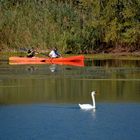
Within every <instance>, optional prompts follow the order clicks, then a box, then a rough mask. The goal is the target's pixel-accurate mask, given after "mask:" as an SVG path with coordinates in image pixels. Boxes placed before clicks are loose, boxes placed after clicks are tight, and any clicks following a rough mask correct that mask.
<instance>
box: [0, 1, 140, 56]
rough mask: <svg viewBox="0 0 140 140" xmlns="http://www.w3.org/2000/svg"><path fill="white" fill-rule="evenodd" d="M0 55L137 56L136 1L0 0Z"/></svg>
mask: <svg viewBox="0 0 140 140" xmlns="http://www.w3.org/2000/svg"><path fill="white" fill-rule="evenodd" d="M0 19H1V20H0V49H1V50H2V49H7V50H9V49H10V50H13V49H18V50H19V49H20V48H30V47H35V48H39V49H43V50H47V49H49V48H51V47H53V46H56V47H58V48H59V50H61V52H63V53H64V52H68V51H69V52H72V53H93V52H101V51H103V50H105V49H106V48H114V47H115V48H118V49H119V48H120V47H121V48H122V47H125V48H127V50H128V51H130V52H132V51H134V50H140V0H125V1H124V0H0Z"/></svg>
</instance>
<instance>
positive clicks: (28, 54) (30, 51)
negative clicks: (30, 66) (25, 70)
mask: <svg viewBox="0 0 140 140" xmlns="http://www.w3.org/2000/svg"><path fill="white" fill-rule="evenodd" d="M35 54H36V51H35V50H34V48H31V49H29V50H27V57H30V58H31V57H34V56H35Z"/></svg>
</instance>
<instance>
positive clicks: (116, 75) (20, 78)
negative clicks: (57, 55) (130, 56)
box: [0, 60, 140, 140]
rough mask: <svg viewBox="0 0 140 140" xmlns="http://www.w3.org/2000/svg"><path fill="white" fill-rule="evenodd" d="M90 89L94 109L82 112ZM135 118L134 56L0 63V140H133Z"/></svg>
mask: <svg viewBox="0 0 140 140" xmlns="http://www.w3.org/2000/svg"><path fill="white" fill-rule="evenodd" d="M52 71H53V72H52ZM92 90H95V91H96V96H95V98H96V106H97V108H96V110H91V111H83V110H81V109H80V108H79V106H78V103H91V95H90V93H91V91H92ZM139 118H140V61H126V60H125V61H124V60H94V61H93V60H86V61H85V67H74V66H66V65H65V66H61V65H9V64H8V62H7V61H1V62H0V140H19V139H20V140H46V139H51V140H56V139H62V140H85V139H87V140H93V139H96V140H103V139H108V140H109V139H111V140H112V139H113V140H118V139H119V140H120V139H127V140H133V139H135V140H137V139H139V138H140V134H139V130H140V121H139Z"/></svg>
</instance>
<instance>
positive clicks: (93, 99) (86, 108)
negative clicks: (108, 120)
mask: <svg viewBox="0 0 140 140" xmlns="http://www.w3.org/2000/svg"><path fill="white" fill-rule="evenodd" d="M94 95H95V91H92V92H91V97H92V102H93V105H91V104H79V107H80V108H81V109H84V110H90V109H95V108H96V105H95V97H94Z"/></svg>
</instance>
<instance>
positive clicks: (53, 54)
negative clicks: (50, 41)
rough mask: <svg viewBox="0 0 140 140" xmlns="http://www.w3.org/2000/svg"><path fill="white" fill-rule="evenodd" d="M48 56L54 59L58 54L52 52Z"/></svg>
mask: <svg viewBox="0 0 140 140" xmlns="http://www.w3.org/2000/svg"><path fill="white" fill-rule="evenodd" d="M49 56H50V57H51V58H56V57H58V54H56V53H55V51H54V50H52V51H51V52H50V53H49Z"/></svg>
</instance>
